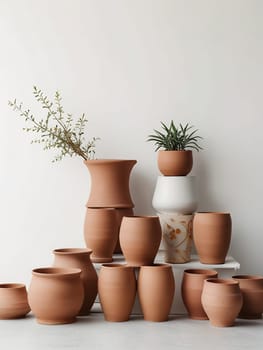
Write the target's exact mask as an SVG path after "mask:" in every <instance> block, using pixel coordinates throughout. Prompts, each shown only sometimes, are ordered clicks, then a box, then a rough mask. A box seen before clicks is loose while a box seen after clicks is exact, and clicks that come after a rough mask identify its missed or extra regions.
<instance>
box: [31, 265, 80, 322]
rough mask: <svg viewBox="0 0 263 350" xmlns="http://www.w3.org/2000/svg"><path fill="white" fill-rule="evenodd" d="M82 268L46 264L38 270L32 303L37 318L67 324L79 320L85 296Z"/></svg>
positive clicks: (33, 273)
mask: <svg viewBox="0 0 263 350" xmlns="http://www.w3.org/2000/svg"><path fill="white" fill-rule="evenodd" d="M80 274H81V269H77V268H58V267H43V268H37V269H34V270H33V272H32V280H31V284H30V287H29V291H28V302H29V305H30V307H31V310H32V312H33V314H34V315H35V317H36V319H37V321H38V322H39V323H43V324H64V323H72V322H74V321H75V320H76V316H77V315H78V313H79V311H80V309H81V306H82V304H83V299H84V288H83V284H82V281H81V279H80Z"/></svg>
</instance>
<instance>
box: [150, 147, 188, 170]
mask: <svg viewBox="0 0 263 350" xmlns="http://www.w3.org/2000/svg"><path fill="white" fill-rule="evenodd" d="M157 164H158V168H159V170H160V172H161V173H162V174H163V175H165V176H185V175H187V174H189V173H190V171H191V170H192V167H193V154H192V151H190V150H186V151H158V156H157Z"/></svg>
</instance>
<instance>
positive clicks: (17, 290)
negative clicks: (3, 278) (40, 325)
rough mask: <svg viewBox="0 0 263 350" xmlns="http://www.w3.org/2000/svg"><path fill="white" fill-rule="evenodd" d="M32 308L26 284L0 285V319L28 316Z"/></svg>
mask: <svg viewBox="0 0 263 350" xmlns="http://www.w3.org/2000/svg"><path fill="white" fill-rule="evenodd" d="M29 311H30V307H29V305H28V301H27V291H26V287H25V285H24V284H20V283H2V284H0V319H1V320H6V319H11V318H21V317H24V316H25V315H26V314H28V313H29Z"/></svg>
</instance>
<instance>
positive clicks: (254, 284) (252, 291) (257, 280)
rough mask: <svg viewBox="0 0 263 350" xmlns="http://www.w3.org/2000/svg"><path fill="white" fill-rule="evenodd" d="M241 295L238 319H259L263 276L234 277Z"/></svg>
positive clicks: (262, 310) (260, 315)
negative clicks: (241, 304)
mask: <svg viewBox="0 0 263 350" xmlns="http://www.w3.org/2000/svg"><path fill="white" fill-rule="evenodd" d="M233 279H234V280H236V281H238V282H239V286H240V289H241V292H242V295H243V306H242V308H241V310H240V313H239V315H238V317H239V318H246V319H259V318H262V313H263V276H256V275H235V276H233Z"/></svg>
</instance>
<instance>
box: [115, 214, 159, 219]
mask: <svg viewBox="0 0 263 350" xmlns="http://www.w3.org/2000/svg"><path fill="white" fill-rule="evenodd" d="M122 218H123V219H124V218H129V219H132V220H133V219H159V216H158V215H133V216H126V215H124V216H123V217H122Z"/></svg>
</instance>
